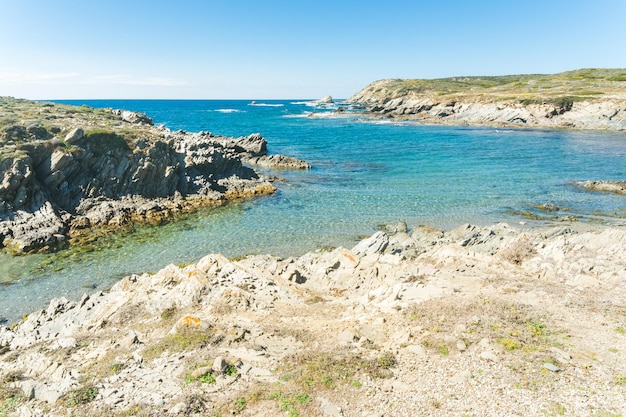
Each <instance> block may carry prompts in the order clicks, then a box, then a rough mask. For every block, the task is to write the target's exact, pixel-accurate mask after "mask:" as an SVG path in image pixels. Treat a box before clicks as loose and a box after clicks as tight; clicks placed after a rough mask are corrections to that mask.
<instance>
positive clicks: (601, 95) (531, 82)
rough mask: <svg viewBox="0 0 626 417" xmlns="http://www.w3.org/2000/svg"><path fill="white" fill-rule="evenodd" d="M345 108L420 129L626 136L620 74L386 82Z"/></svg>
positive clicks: (625, 80)
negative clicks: (453, 127) (354, 107)
mask: <svg viewBox="0 0 626 417" xmlns="http://www.w3.org/2000/svg"><path fill="white" fill-rule="evenodd" d="M347 102H348V103H353V104H358V105H362V106H364V107H365V108H366V110H367V111H368V112H369V113H370V114H372V115H375V116H379V117H388V118H394V119H398V120H417V121H419V122H420V123H425V124H444V125H474V126H498V127H526V128H573V129H602V130H617V131H626V70H604V69H588V70H577V71H570V72H565V73H560V74H553V75H519V76H513V75H511V76H502V77H454V78H444V79H436V80H397V79H389V80H381V81H376V82H373V83H371V84H370V85H368V86H367V87H365V88H364V89H363V90H361V91H360V92H358V93H357V94H355V95H354V96H352V97H350V98H349V99H348V100H347Z"/></svg>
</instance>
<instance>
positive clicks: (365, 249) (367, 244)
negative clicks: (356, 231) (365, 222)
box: [352, 231, 389, 256]
mask: <svg viewBox="0 0 626 417" xmlns="http://www.w3.org/2000/svg"><path fill="white" fill-rule="evenodd" d="M388 244H389V235H387V233H385V232H383V231H379V232H376V233H374V234H373V235H372V236H370V237H369V238H367V239H364V240H362V241H361V242H359V243H358V244H357V245H356V246H355V247H354V248H352V253H354V254H355V255H358V256H367V255H375V254H382V253H383V252H384V251H385V248H387V245H388Z"/></svg>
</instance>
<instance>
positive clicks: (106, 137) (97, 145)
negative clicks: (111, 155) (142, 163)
mask: <svg viewBox="0 0 626 417" xmlns="http://www.w3.org/2000/svg"><path fill="white" fill-rule="evenodd" d="M84 141H85V143H86V144H90V145H91V147H92V150H93V152H94V153H95V154H96V155H99V154H103V153H105V152H107V151H111V150H122V151H130V150H131V148H130V146H129V145H128V142H127V141H126V139H124V137H122V136H119V135H118V134H117V133H115V132H112V131H108V130H103V129H93V130H88V131H86V132H85V136H84Z"/></svg>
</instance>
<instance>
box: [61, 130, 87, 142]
mask: <svg viewBox="0 0 626 417" xmlns="http://www.w3.org/2000/svg"><path fill="white" fill-rule="evenodd" d="M84 136H85V132H84V131H83V129H81V128H80V127H77V128H74V129H72V130H70V132H69V133H68V134H67V135H65V138H64V139H63V140H64V141H65V143H67V144H68V145H73V144H75V143H76V142H78V141H79V140H81V139H82V138H83V137H84Z"/></svg>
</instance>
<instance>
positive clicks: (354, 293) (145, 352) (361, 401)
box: [0, 224, 626, 417]
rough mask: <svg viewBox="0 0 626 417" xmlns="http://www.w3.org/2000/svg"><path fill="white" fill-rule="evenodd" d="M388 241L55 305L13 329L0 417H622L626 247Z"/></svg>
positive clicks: (423, 234) (613, 232) (537, 238)
mask: <svg viewBox="0 0 626 417" xmlns="http://www.w3.org/2000/svg"><path fill="white" fill-rule="evenodd" d="M386 230H388V231H380V232H377V233H375V234H374V235H372V236H371V237H369V238H367V239H365V240H363V241H361V242H360V243H358V244H357V245H356V246H355V247H354V248H353V249H345V248H335V249H333V250H325V251H317V252H313V253H308V254H305V255H303V256H300V257H295V258H288V259H280V258H276V257H273V256H269V255H254V256H248V257H246V258H244V259H240V260H229V259H227V258H225V257H224V256H221V255H208V256H206V257H204V258H203V259H201V260H200V261H198V262H197V263H196V264H192V265H188V266H185V267H177V266H174V265H170V266H168V267H166V268H164V269H163V270H161V271H159V272H157V273H156V274H142V275H131V276H129V277H126V278H124V279H123V280H121V281H120V282H119V283H117V284H116V285H115V286H114V287H113V288H112V289H111V290H110V291H109V292H106V293H103V292H98V293H95V294H89V295H85V296H83V298H82V299H81V300H79V301H68V300H66V299H56V300H52V301H51V302H50V304H49V306H48V308H46V309H45V310H42V311H38V312H34V313H32V314H29V315H28V317H27V318H25V319H24V320H23V321H22V322H20V323H18V324H16V325H13V326H12V327H11V328H8V327H4V328H0V365H1V366H0V381H2V384H0V405H3V406H4V407H5V408H0V410H3V411H6V412H7V413H12V414H8V415H16V416H32V415H46V416H51V417H54V416H66V415H70V414H74V415H94V416H100V415H102V416H104V415H106V416H117V415H119V416H122V415H129V414H130V413H133V415H140V416H153V415H162V416H175V415H176V416H180V415H196V413H199V414H198V415H233V414H234V415H239V414H241V415H250V416H252V415H255V416H259V415H263V416H275V415H283V414H284V415H287V412H289V413H290V414H291V415H323V416H380V415H394V416H395V415H397V416H409V415H410V416H414V415H445V416H448V415H449V416H459V415H463V414H466V415H476V416H478V415H485V413H488V414H490V415H507V416H508V415H511V416H513V415H544V414H545V413H544V411H545V410H561V411H554V414H562V413H563V411H562V410H567V414H571V415H577V416H593V415H618V414H620V413H621V412H623V407H624V404H626V390H624V384H625V383H626V382H625V381H624V377H625V376H626V363H625V362H624V361H623V354H624V352H626V338H625V337H624V329H625V328H626V319H625V316H624V312H625V311H626V304H625V303H624V300H626V273H625V271H626V258H625V257H624V256H623V254H624V253H626V231H624V230H620V229H617V228H616V229H610V228H607V229H598V230H587V231H584V230H576V229H575V228H574V226H567V227H555V228H551V229H543V230H533V231H529V230H525V231H523V230H517V229H515V228H512V227H510V226H508V225H505V224H499V225H495V226H491V227H484V228H481V227H476V226H471V225H464V226H462V227H459V228H458V229H455V230H452V231H450V232H443V231H441V230H437V229H434V228H431V227H416V228H414V229H413V230H407V228H406V225H404V224H399V225H397V226H394V227H390V228H387V229H386ZM391 231H393V232H391ZM557 405H558V406H557ZM554 407H556V408H554ZM41 410H46V411H45V412H44V411H41ZM550 412H551V411H548V413H550Z"/></svg>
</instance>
